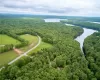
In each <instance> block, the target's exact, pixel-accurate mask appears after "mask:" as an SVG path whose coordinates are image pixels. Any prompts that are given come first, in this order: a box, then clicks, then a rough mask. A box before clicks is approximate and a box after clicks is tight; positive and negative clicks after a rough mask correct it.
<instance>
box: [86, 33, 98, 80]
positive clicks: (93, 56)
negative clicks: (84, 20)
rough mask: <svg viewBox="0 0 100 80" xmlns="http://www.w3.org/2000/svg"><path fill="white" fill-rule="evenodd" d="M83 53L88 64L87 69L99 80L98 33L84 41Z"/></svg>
mask: <svg viewBox="0 0 100 80" xmlns="http://www.w3.org/2000/svg"><path fill="white" fill-rule="evenodd" d="M84 52H85V55H86V59H87V60H88V62H89V64H88V67H89V68H90V69H91V71H92V72H93V73H94V75H95V77H97V80H100V32H99V33H94V34H93V35H91V36H89V37H88V38H86V39H85V42H84Z"/></svg>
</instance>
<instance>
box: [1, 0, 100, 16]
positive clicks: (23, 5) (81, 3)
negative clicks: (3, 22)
mask: <svg viewBox="0 0 100 80" xmlns="http://www.w3.org/2000/svg"><path fill="white" fill-rule="evenodd" d="M0 13H15V14H36V15H60V16H61V15H63V16H99V17H100V0H0Z"/></svg>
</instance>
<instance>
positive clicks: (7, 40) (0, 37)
mask: <svg viewBox="0 0 100 80" xmlns="http://www.w3.org/2000/svg"><path fill="white" fill-rule="evenodd" d="M19 43H20V42H19V41H18V40H16V39H14V38H12V37H10V36H7V35H4V34H0V45H6V44H14V45H16V44H19Z"/></svg>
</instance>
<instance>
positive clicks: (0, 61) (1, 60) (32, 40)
mask: <svg viewBox="0 0 100 80" xmlns="http://www.w3.org/2000/svg"><path fill="white" fill-rule="evenodd" d="M0 37H1V36H0ZM2 37H3V38H2V39H6V40H8V41H9V38H10V37H9V36H6V35H2ZM20 37H21V38H23V39H25V40H27V41H29V45H28V46H25V47H22V48H20V50H21V51H23V52H26V51H27V50H29V49H30V48H32V47H34V46H35V45H36V44H37V43H38V37H37V36H32V35H29V34H25V35H20ZM6 40H5V41H4V42H5V43H10V44H11V43H12V41H9V42H7V41H6ZM10 40H13V38H11V39H10ZM15 41H16V40H15ZM4 42H3V43H4ZM13 43H14V40H13ZM18 56H19V55H18V54H17V53H16V52H15V51H14V50H11V51H8V52H4V53H2V54H0V66H2V65H4V64H7V63H8V62H10V61H11V60H13V59H14V58H16V57H18Z"/></svg>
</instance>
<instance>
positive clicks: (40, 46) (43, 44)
mask: <svg viewBox="0 0 100 80" xmlns="http://www.w3.org/2000/svg"><path fill="white" fill-rule="evenodd" d="M51 47H52V45H51V44H49V43H46V42H43V41H42V42H41V44H40V45H39V46H38V47H37V48H36V49H34V50H33V51H31V52H30V53H29V55H31V54H33V53H35V52H37V51H40V50H41V49H44V48H51Z"/></svg>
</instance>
